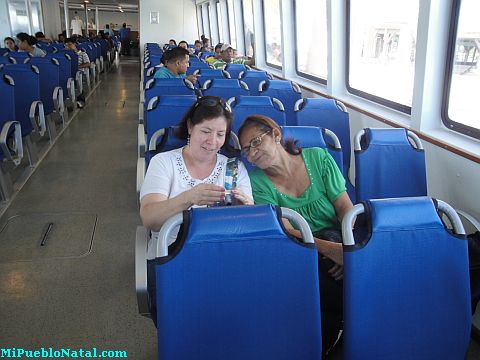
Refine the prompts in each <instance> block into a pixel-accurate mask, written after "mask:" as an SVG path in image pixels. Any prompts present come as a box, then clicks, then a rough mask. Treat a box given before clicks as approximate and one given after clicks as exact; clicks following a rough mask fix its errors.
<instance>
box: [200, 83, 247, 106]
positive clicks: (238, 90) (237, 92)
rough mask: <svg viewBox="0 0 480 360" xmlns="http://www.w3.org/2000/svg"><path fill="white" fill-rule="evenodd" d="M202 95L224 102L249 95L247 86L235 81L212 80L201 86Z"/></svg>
mask: <svg viewBox="0 0 480 360" xmlns="http://www.w3.org/2000/svg"><path fill="white" fill-rule="evenodd" d="M202 94H203V95H205V96H218V97H221V98H223V99H224V100H225V101H227V100H228V99H230V98H231V97H235V96H241V95H250V92H249V91H248V86H247V84H245V83H244V82H242V81H239V80H237V79H212V80H207V81H205V83H204V84H203V87H202Z"/></svg>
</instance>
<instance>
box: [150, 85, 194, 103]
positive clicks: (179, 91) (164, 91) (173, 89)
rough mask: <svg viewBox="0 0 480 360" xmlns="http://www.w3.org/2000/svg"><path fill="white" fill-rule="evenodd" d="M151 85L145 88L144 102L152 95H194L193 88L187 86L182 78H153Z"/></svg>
mask: <svg viewBox="0 0 480 360" xmlns="http://www.w3.org/2000/svg"><path fill="white" fill-rule="evenodd" d="M152 83H153V85H152V86H151V87H150V88H147V89H145V104H148V102H149V101H150V99H151V98H153V97H154V96H162V95H196V92H195V89H191V88H189V87H188V86H187V85H186V84H185V82H184V81H183V79H153V82H152Z"/></svg>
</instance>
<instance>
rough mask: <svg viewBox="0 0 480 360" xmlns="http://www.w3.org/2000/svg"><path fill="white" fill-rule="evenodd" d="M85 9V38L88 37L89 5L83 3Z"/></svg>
mask: <svg viewBox="0 0 480 360" xmlns="http://www.w3.org/2000/svg"><path fill="white" fill-rule="evenodd" d="M83 7H84V8H85V37H88V9H87V3H86V2H84V3H83Z"/></svg>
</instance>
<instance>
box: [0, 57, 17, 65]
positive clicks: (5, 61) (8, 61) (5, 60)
mask: <svg viewBox="0 0 480 360" xmlns="http://www.w3.org/2000/svg"><path fill="white" fill-rule="evenodd" d="M13 62H14V60H13V59H12V58H11V57H9V56H0V64H13Z"/></svg>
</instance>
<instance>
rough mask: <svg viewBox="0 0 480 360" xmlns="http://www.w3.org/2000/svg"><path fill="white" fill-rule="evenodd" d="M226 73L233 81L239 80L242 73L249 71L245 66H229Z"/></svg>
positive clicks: (226, 67)
mask: <svg viewBox="0 0 480 360" xmlns="http://www.w3.org/2000/svg"><path fill="white" fill-rule="evenodd" d="M225 71H227V72H228V73H229V74H230V77H231V78H232V79H238V77H239V76H240V73H241V72H242V71H248V68H247V67H246V66H245V65H244V64H227V66H225Z"/></svg>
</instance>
